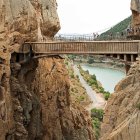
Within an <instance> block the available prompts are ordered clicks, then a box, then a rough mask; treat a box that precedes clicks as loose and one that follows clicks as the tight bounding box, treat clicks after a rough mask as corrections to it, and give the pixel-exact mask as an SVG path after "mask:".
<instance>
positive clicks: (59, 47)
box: [20, 40, 140, 54]
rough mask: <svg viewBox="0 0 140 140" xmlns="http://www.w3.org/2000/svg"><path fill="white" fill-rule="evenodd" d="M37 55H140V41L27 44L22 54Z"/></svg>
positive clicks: (21, 51) (21, 50)
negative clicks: (30, 52)
mask: <svg viewBox="0 0 140 140" xmlns="http://www.w3.org/2000/svg"><path fill="white" fill-rule="evenodd" d="M31 49H32V52H33V53H35V54H140V41H139V40H134V41H78V42H26V43H25V44H23V46H22V48H21V49H20V53H27V52H29V51H30V50H31Z"/></svg>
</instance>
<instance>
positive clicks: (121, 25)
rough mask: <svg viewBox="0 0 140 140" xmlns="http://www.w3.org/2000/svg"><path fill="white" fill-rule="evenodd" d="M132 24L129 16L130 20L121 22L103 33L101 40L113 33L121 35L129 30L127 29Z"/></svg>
mask: <svg viewBox="0 0 140 140" xmlns="http://www.w3.org/2000/svg"><path fill="white" fill-rule="evenodd" d="M130 22H131V16H129V17H128V18H126V19H124V20H123V21H121V22H119V23H118V24H116V25H115V26H114V27H112V28H111V29H109V30H108V31H106V32H104V33H102V34H101V35H100V38H102V37H103V36H107V35H108V34H109V33H112V34H116V33H117V32H120V33H121V32H122V31H124V30H125V29H127V27H128V25H129V24H130Z"/></svg>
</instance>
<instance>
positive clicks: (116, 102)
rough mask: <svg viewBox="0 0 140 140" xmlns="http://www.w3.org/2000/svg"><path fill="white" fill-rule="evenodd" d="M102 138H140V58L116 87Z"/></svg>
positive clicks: (132, 139)
mask: <svg viewBox="0 0 140 140" xmlns="http://www.w3.org/2000/svg"><path fill="white" fill-rule="evenodd" d="M101 131H102V132H101V133H102V138H101V140H139V139H140V60H139V61H137V62H136V63H135V64H134V65H133V66H132V67H131V69H130V71H129V73H128V74H127V77H126V78H124V79H123V80H122V81H121V82H120V83H119V84H118V85H117V86H116V88H115V93H114V94H113V95H112V96H111V98H110V100H109V101H108V103H107V107H106V109H105V115H104V119H103V124H102V129H101Z"/></svg>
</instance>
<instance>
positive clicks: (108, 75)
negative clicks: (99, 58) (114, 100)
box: [82, 65, 125, 93]
mask: <svg viewBox="0 0 140 140" xmlns="http://www.w3.org/2000/svg"><path fill="white" fill-rule="evenodd" d="M82 68H83V69H84V70H88V71H89V73H90V74H95V75H96V78H97V80H98V81H100V83H101V84H102V86H103V87H104V89H105V90H106V91H109V92H110V93H113V92H114V87H115V86H116V84H117V83H118V82H119V81H120V80H121V79H123V78H124V77H125V73H124V72H122V71H119V70H114V69H110V68H100V67H93V66H87V65H82Z"/></svg>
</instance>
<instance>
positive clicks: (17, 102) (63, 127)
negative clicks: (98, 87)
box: [0, 0, 140, 140]
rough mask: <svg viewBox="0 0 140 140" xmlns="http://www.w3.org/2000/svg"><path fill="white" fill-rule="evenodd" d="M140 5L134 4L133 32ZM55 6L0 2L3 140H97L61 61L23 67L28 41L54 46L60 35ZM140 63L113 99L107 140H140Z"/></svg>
mask: <svg viewBox="0 0 140 140" xmlns="http://www.w3.org/2000/svg"><path fill="white" fill-rule="evenodd" d="M139 7H140V3H139V1H138V0H131V10H132V16H133V19H132V26H133V27H139V26H140V18H139V17H140V9H139ZM60 28H61V27H60V22H59V17H58V14H57V2H56V1H55V0H0V140H95V139H96V138H95V132H94V130H93V127H92V122H91V117H90V115H89V112H88V111H86V110H85V109H84V108H83V107H82V106H80V105H79V104H76V103H75V102H73V101H72V98H71V95H70V79H69V75H68V71H67V69H66V65H65V62H64V61H65V60H64V59H63V58H62V57H61V56H47V57H44V58H37V59H32V60H30V61H27V62H26V63H22V62H21V63H17V62H16V59H18V58H17V57H15V56H16V54H17V52H18V51H19V48H20V47H21V45H22V44H23V43H24V42H26V41H43V40H47V41H51V40H52V38H53V36H54V35H55V34H56V33H57V32H58V31H59V30H60ZM139 91H140V59H137V61H136V62H135V63H134V64H133V65H132V66H131V69H130V70H129V72H128V74H127V76H126V78H124V79H123V80H122V81H120V82H119V84H118V85H117V86H116V88H115V93H114V94H112V95H111V97H110V99H109V101H108V103H107V106H106V108H105V114H104V118H103V123H102V126H101V138H100V139H101V140H134V139H135V140H139V138H140V120H139V118H140V117H139V115H140V92H139Z"/></svg>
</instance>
